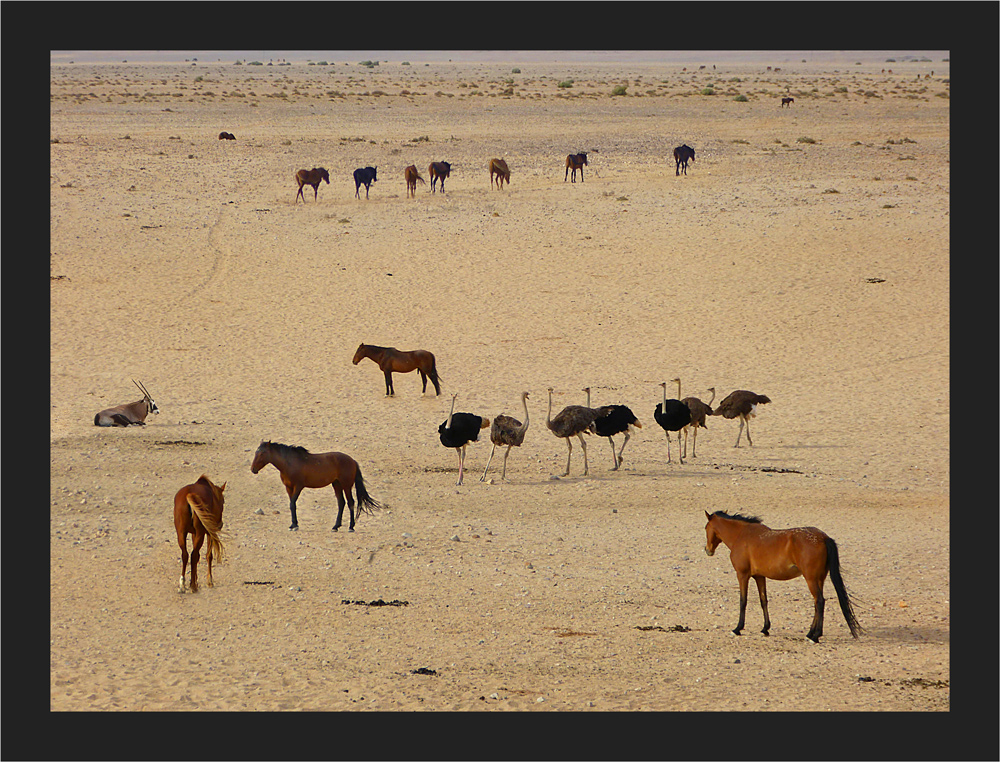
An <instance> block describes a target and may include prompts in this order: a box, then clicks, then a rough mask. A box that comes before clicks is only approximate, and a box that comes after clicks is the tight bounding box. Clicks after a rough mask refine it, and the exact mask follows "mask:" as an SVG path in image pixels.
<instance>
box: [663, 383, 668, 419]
mask: <svg viewBox="0 0 1000 762" xmlns="http://www.w3.org/2000/svg"><path fill="white" fill-rule="evenodd" d="M663 412H664V413H666V412H667V385H666V384H663Z"/></svg>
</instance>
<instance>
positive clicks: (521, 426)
mask: <svg viewBox="0 0 1000 762" xmlns="http://www.w3.org/2000/svg"><path fill="white" fill-rule="evenodd" d="M527 399H528V393H527V392H521V404H522V405H524V423H521V422H520V421H519V420H517V419H516V418H511V417H510V416H509V415H502V414H501V415H498V416H497V417H496V418H494V419H493V426H492V427H491V428H490V441H491V442H493V449H492V450H491V451H490V459H489V460H487V461H486V469H485V470H484V471H483V475H482V476H481V477H480V478H479V481H481V482H482V481H486V472H487V471H489V470H490V463H491V462H493V453H495V452H496V451H497V445H507V452H505V453H504V454H503V473H502V474H501V475H500V479H501V480H504V479H506V478H507V456H508V455H510V448H511V447H520V446H521V443H522V442H523V441H524V433H525V432H526V431H527V430H528V402H527Z"/></svg>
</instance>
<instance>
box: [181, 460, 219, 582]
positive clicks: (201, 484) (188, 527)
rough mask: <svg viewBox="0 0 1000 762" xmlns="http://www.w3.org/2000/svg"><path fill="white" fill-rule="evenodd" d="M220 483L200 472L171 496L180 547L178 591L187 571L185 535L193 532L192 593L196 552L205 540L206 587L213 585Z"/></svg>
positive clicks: (196, 578)
mask: <svg viewBox="0 0 1000 762" xmlns="http://www.w3.org/2000/svg"><path fill="white" fill-rule="evenodd" d="M225 489H226V483H225V482H223V483H222V486H221V487H220V486H216V485H215V484H212V481H211V479H209V478H208V477H207V476H205V475H204V474H202V476H201V477H200V478H199V479H198V481H196V482H195V483H194V484H189V485H187V486H186V487H181V488H180V490H178V492H177V494H176V495H174V528H175V529H176V530H177V544H178V545H179V546H180V548H181V581H180V589H179V591H178V592H181V593H183V592H184V590H185V587H184V577H185V575H186V574H187V565H188V549H187V536H188V535H189V534H190V535H193V536H194V537H193V540H192V543H191V554H190V559H191V592H192V593H196V592H198V554H199V553H200V552H201V546H202V544H203V543H204V542H205V540H206V539H207V540H208V552H207V553H206V554H205V555H206V558H207V559H208V586H209V587H212V584H213V583H212V559H213V557H214V558H216V559H217V560H219V561H221V560H222V540H221V539H220V537H219V533H220V532H221V531H222V508H223V505H224V503H225V498H224V496H223V494H222V493H223V492H224V491H225Z"/></svg>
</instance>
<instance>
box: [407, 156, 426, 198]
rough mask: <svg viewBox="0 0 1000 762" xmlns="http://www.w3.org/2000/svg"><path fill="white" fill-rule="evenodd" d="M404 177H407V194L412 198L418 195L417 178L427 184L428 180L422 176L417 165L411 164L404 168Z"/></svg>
mask: <svg viewBox="0 0 1000 762" xmlns="http://www.w3.org/2000/svg"><path fill="white" fill-rule="evenodd" d="M403 177H405V178H406V195H407V196H409V197H410V198H416V196H417V180H419V181H420V182H422V183H424V184H425V185H426V184H427V181H426V180H424V178H422V177H421V176H420V173H419V172H418V171H417V165H416V164H411V165H410V166H408V167H407V168H406V169H404V170H403Z"/></svg>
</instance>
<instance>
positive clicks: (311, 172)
mask: <svg viewBox="0 0 1000 762" xmlns="http://www.w3.org/2000/svg"><path fill="white" fill-rule="evenodd" d="M324 180H326V184H327V185H329V184H330V173H329V172H327V171H326V170H325V169H323V167H314V168H313V169H300V170H299V171H298V172H296V173H295V182H297V183H298V184H299V192H298V194H297V195H296V196H295V203H298V201H299V199H300V198H301V199H302V203H303V204H304V203H305V202H306V199H305V196H303V195H302V189H303V188H304V187H305V186H307V185H311V186H312V189H313V201H318V200H319V184H320V183H321V182H323V181H324Z"/></svg>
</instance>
